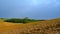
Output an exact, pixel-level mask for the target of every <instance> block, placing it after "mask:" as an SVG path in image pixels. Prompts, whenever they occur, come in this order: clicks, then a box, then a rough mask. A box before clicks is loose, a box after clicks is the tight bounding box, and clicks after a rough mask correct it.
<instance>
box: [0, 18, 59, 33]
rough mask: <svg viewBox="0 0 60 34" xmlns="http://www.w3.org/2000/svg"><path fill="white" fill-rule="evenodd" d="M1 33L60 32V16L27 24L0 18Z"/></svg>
mask: <svg viewBox="0 0 60 34" xmlns="http://www.w3.org/2000/svg"><path fill="white" fill-rule="evenodd" d="M0 34H60V18H56V19H51V20H45V21H38V22H31V23H26V24H23V23H11V22H4V21H3V20H0Z"/></svg>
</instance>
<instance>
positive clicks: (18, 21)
mask: <svg viewBox="0 0 60 34" xmlns="http://www.w3.org/2000/svg"><path fill="white" fill-rule="evenodd" d="M4 21H5V22H13V23H29V22H36V21H44V20H35V19H29V18H28V17H25V18H24V19H18V18H11V19H5V20H4Z"/></svg>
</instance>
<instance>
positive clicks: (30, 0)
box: [0, 0, 60, 19]
mask: <svg viewBox="0 0 60 34" xmlns="http://www.w3.org/2000/svg"><path fill="white" fill-rule="evenodd" d="M0 17H3V18H13V17H14V18H24V17H29V18H33V19H52V18H60V0H0Z"/></svg>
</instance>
